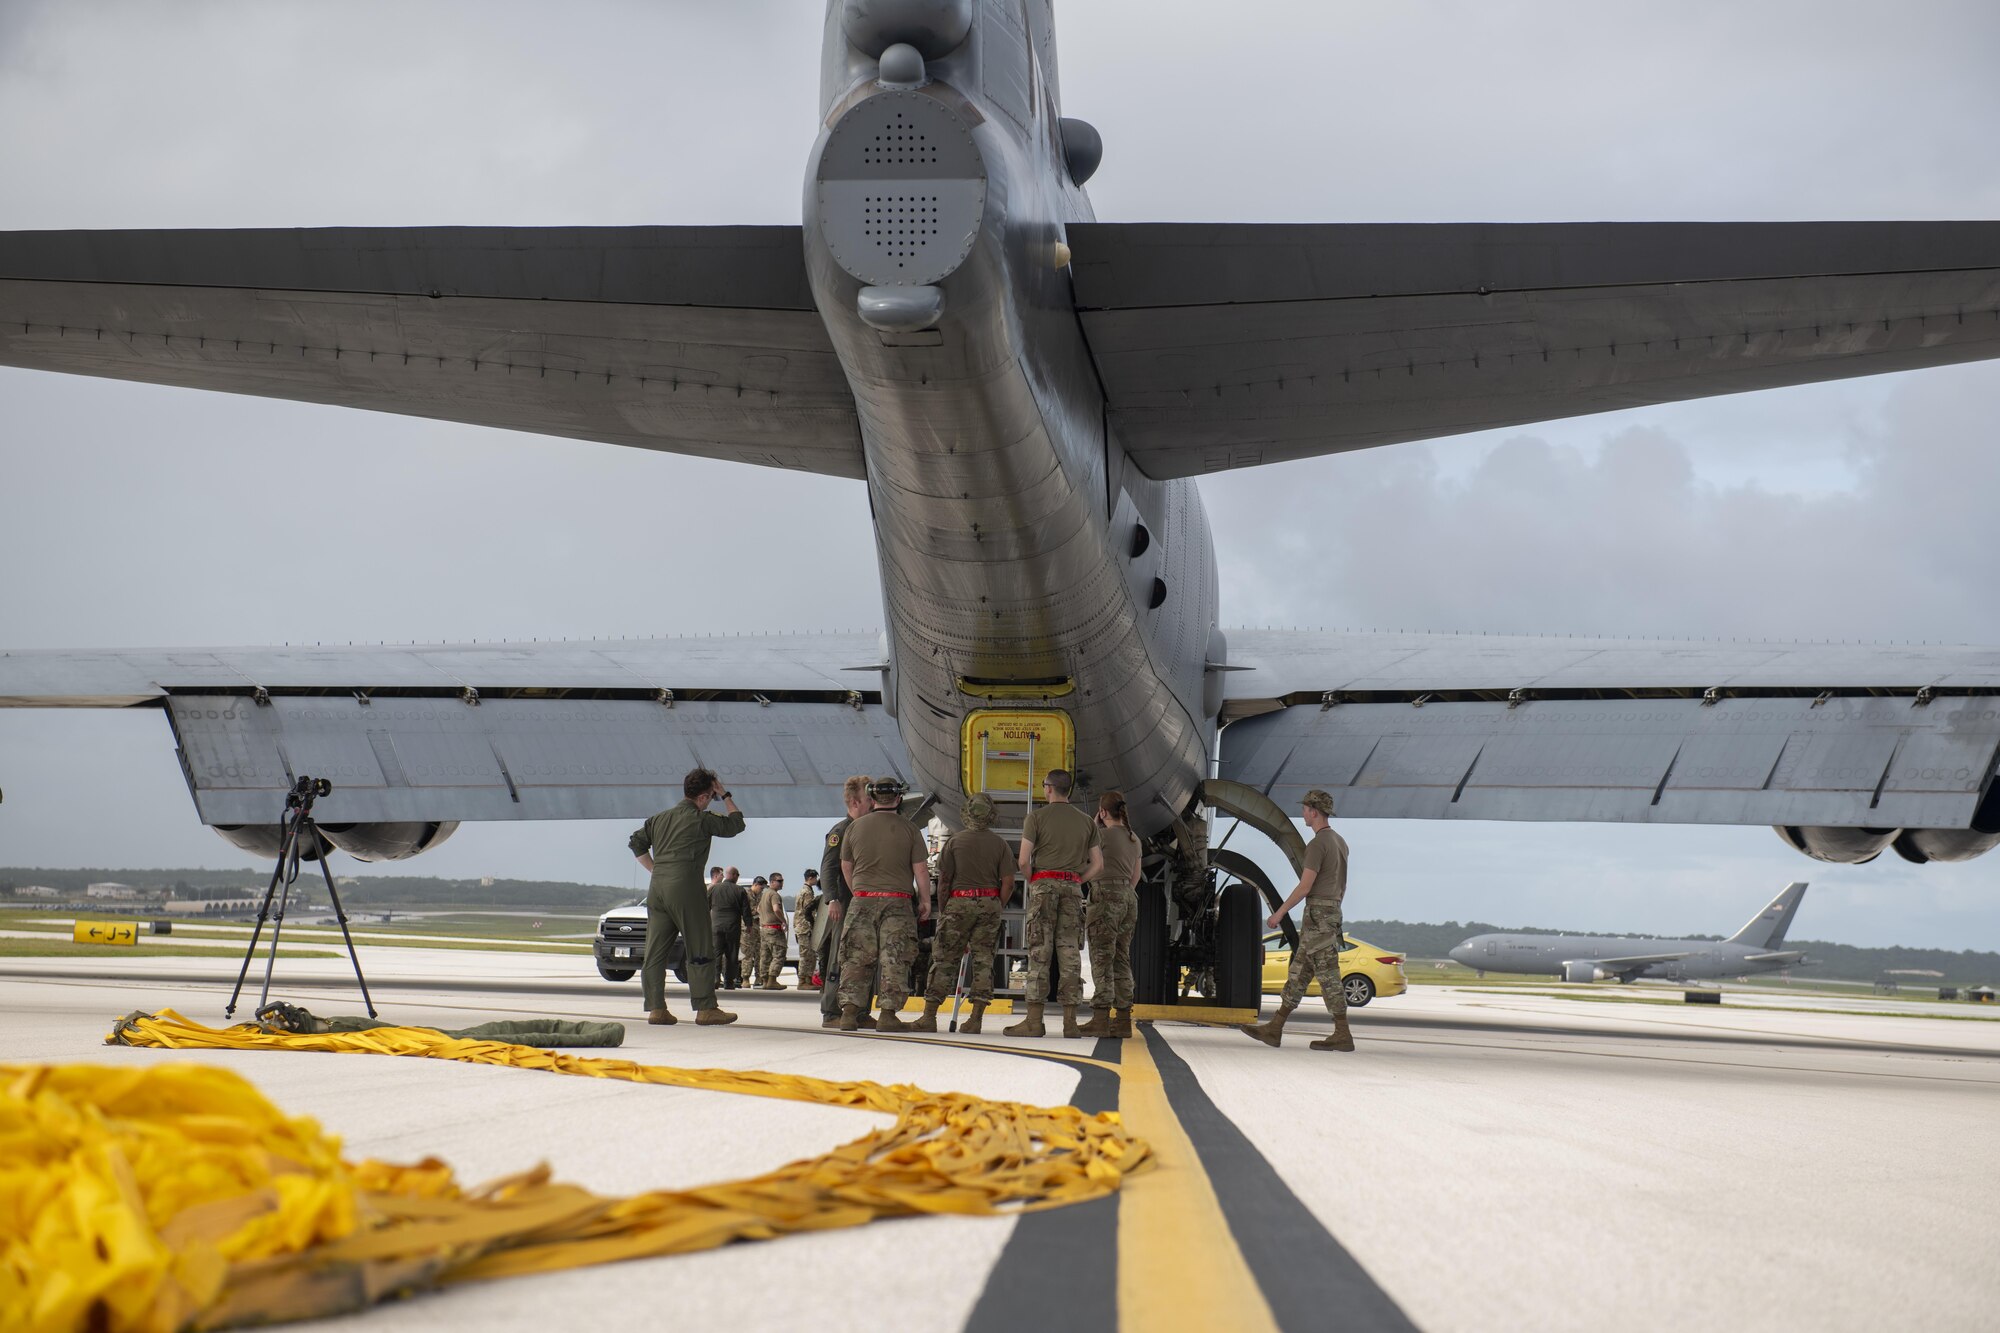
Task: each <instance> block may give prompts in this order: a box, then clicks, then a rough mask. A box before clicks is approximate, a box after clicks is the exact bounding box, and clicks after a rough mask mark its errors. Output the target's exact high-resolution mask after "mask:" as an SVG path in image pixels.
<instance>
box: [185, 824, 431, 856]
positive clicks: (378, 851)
mask: <svg viewBox="0 0 2000 1333" xmlns="http://www.w3.org/2000/svg"><path fill="white" fill-rule="evenodd" d="M314 827H315V828H317V829H318V830H319V835H320V836H319V837H318V838H308V839H305V840H304V841H303V842H302V843H301V845H300V847H299V859H300V860H302V861H317V860H319V859H320V858H321V857H322V856H325V855H326V854H327V853H328V852H330V851H332V850H333V849H334V848H336V847H337V848H339V849H340V850H341V851H343V852H346V853H347V854H348V855H349V856H351V857H353V858H354V859H355V860H357V861H402V860H407V859H408V858H410V857H412V856H415V855H417V854H418V853H419V852H427V851H429V850H430V849H431V848H433V847H435V846H437V845H438V844H439V843H441V842H443V841H444V840H445V839H446V838H449V837H450V836H451V835H452V834H453V833H455V832H457V830H458V825H457V824H456V823H444V822H440V821H438V820H416V821H412V822H409V823H394V824H315V825H314ZM215 831H216V832H217V833H219V834H221V835H222V838H223V840H224V841H225V842H227V843H229V845H230V846H232V847H240V848H242V849H243V850H244V851H246V852H248V853H250V854H251V855H252V856H255V857H257V858H258V859H259V860H263V861H275V860H277V859H278V852H279V849H280V844H281V842H282V841H283V837H284V832H283V830H282V829H281V828H280V827H279V826H278V825H276V824H217V825H215Z"/></svg>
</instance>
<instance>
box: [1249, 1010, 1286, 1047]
mask: <svg viewBox="0 0 2000 1333" xmlns="http://www.w3.org/2000/svg"><path fill="white" fill-rule="evenodd" d="M1291 1016H1292V1011H1291V1009H1289V1008H1285V1009H1280V1010H1278V1012H1277V1013H1275V1014H1272V1015H1271V1021H1270V1022H1268V1023H1238V1024H1237V1025H1236V1030H1237V1031H1238V1032H1242V1033H1245V1034H1247V1035H1249V1036H1252V1037H1255V1038H1256V1039H1257V1040H1258V1041H1261V1042H1263V1043H1264V1044H1265V1045H1266V1046H1276V1045H1277V1044H1278V1043H1279V1042H1281V1041H1283V1040H1284V1039H1285V1020H1286V1019H1288V1018H1290V1017H1291Z"/></svg>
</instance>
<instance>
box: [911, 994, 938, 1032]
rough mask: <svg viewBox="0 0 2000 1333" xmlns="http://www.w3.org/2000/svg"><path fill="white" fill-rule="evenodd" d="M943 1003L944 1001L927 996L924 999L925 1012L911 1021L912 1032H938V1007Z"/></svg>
mask: <svg viewBox="0 0 2000 1333" xmlns="http://www.w3.org/2000/svg"><path fill="white" fill-rule="evenodd" d="M943 1003H944V1001H942V1000H933V999H931V998H929V997H928V996H926V997H925V999H924V1011H923V1012H922V1013H921V1014H918V1015H917V1016H916V1017H915V1018H913V1019H911V1020H910V1031H912V1032H936V1031H937V1011H938V1006H939V1005H940V1004H943Z"/></svg>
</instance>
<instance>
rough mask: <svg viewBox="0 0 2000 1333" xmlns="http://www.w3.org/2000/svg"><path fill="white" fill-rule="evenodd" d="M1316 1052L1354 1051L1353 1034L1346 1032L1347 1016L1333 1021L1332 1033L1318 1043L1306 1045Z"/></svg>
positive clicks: (1344, 1015)
mask: <svg viewBox="0 0 2000 1333" xmlns="http://www.w3.org/2000/svg"><path fill="white" fill-rule="evenodd" d="M1308 1044H1309V1045H1310V1046H1311V1047H1312V1048H1313V1049H1314V1050H1316V1051H1351V1050H1353V1049H1354V1034H1353V1033H1352V1032H1349V1031H1348V1030H1347V1015H1346V1014H1342V1015H1341V1016H1340V1017H1339V1018H1336V1019H1334V1020H1333V1031H1331V1032H1329V1033H1327V1034H1326V1035H1325V1036H1324V1037H1321V1038H1320V1039H1319V1040H1318V1041H1315V1042H1310V1043H1308Z"/></svg>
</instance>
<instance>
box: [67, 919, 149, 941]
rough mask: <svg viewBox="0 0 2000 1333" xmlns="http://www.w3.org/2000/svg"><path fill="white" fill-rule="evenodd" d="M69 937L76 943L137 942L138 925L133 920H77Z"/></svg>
mask: <svg viewBox="0 0 2000 1333" xmlns="http://www.w3.org/2000/svg"><path fill="white" fill-rule="evenodd" d="M70 938H72V939H74V940H75V941H76V942H77V943H78V944H137V943H138V942H139V926H138V923H137V922H133V921H79V922H77V923H76V929H75V931H74V932H73V933H72V935H71V936H70Z"/></svg>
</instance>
